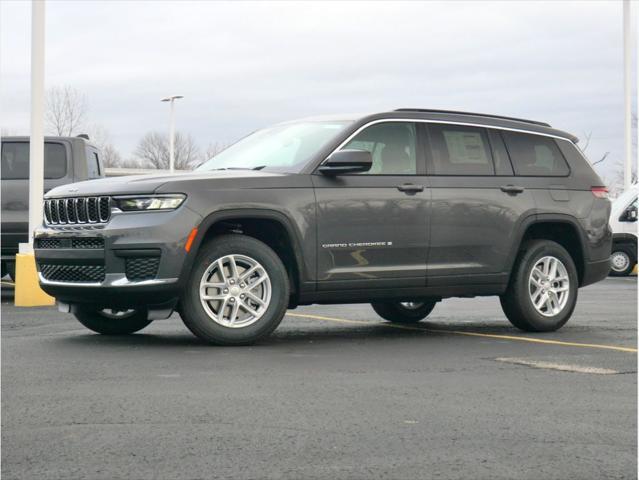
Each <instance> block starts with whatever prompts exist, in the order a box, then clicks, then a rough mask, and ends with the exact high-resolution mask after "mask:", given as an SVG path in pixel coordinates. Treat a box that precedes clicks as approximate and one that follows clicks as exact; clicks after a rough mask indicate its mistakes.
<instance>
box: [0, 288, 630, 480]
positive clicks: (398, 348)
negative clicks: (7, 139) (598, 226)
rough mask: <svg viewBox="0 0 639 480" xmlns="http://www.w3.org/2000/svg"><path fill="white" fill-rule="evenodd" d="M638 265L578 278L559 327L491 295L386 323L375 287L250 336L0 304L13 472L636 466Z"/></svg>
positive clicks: (569, 472)
mask: <svg viewBox="0 0 639 480" xmlns="http://www.w3.org/2000/svg"><path fill="white" fill-rule="evenodd" d="M636 348H637V279H636V278H623V279H608V280H606V281H604V282H602V283H600V284H597V285H594V286H591V287H588V288H585V289H582V290H581V291H580V299H579V301H578V305H577V309H576V311H575V314H574V316H573V318H572V319H571V321H570V322H569V323H568V324H567V325H566V326H565V327H564V328H563V329H562V330H560V331H558V332H555V333H551V334H525V333H522V332H519V331H517V330H515V329H513V328H512V327H511V326H510V324H508V322H507V321H506V319H505V317H504V316H503V314H502V313H501V310H500V307H499V302H498V300H497V299H495V298H479V299H454V300H446V301H444V302H442V303H441V304H439V305H438V306H437V307H436V308H435V310H434V311H433V313H432V315H431V317H429V319H428V321H427V322H423V323H420V324H418V325H416V326H410V327H395V326H390V325H389V324H386V323H384V322H382V321H381V320H380V319H379V318H378V317H377V316H376V315H375V314H374V312H373V310H372V309H371V308H370V307H369V306H367V305H349V306H312V307H304V308H299V309H297V310H293V311H291V312H289V315H287V317H286V318H285V319H284V321H283V322H282V325H281V326H280V328H279V329H278V330H277V331H276V332H275V334H274V335H273V336H272V337H271V338H270V339H268V340H267V341H265V342H262V343H261V344H259V345H256V346H252V347H240V348H237V347H234V348H231V347H226V348H221V347H207V346H204V345H202V344H200V343H199V342H198V341H197V340H196V339H195V337H193V336H192V335H191V334H190V333H189V332H188V331H187V330H186V328H185V327H184V326H183V325H182V323H181V321H180V320H179V317H177V316H174V317H172V318H171V319H170V320H167V321H158V322H155V323H154V324H152V325H151V326H150V327H148V328H147V329H145V330H143V331H142V332H140V333H139V334H136V335H132V336H129V337H119V338H118V337H103V336H99V335H96V334H92V333H90V332H89V331H87V330H84V329H83V328H82V327H81V326H80V325H79V324H78V323H76V321H75V320H74V319H73V318H72V317H70V316H68V315H66V314H61V313H58V312H57V311H56V310H55V309H53V308H28V309H24V308H15V307H13V306H12V305H11V303H10V296H8V295H7V294H6V292H5V294H4V295H3V305H2V474H3V478H4V479H33V478H38V479H76V478H78V479H79V478H86V479H152V478H153V479H181V480H185V479H200V478H247V479H249V478H251V479H253V478H255V479H257V478H273V479H275V478H278V479H279V478H290V479H301V478H318V479H319V478H322V479H338V478H340V479H341V478H343V479H374V478H390V479H417V478H443V479H524V478H525V479H536V480H539V479H562V480H567V479H607V478H611V479H612V478H614V479H621V478H636V476H637V456H636V454H637V353H636Z"/></svg>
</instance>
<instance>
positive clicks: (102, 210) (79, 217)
mask: <svg viewBox="0 0 639 480" xmlns="http://www.w3.org/2000/svg"><path fill="white" fill-rule="evenodd" d="M110 218H111V197H72V198H55V199H51V200H45V201H44V219H45V221H46V222H47V224H49V225H77V224H84V223H106V222H108V221H109V219H110Z"/></svg>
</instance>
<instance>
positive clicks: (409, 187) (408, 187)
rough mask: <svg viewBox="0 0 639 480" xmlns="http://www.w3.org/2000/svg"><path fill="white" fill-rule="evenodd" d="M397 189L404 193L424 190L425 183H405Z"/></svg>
mask: <svg viewBox="0 0 639 480" xmlns="http://www.w3.org/2000/svg"><path fill="white" fill-rule="evenodd" d="M397 190H399V191H400V192H404V193H408V194H410V193H417V192H423V191H424V185H415V184H414V183H404V184H403V185H397Z"/></svg>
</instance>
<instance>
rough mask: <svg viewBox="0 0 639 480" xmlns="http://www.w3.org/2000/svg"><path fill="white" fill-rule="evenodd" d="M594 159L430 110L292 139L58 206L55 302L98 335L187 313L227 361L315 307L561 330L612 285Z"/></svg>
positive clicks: (536, 136) (247, 147) (516, 128)
mask: <svg viewBox="0 0 639 480" xmlns="http://www.w3.org/2000/svg"><path fill="white" fill-rule="evenodd" d="M576 142H577V139H576V138H575V137H574V136H572V135H570V134H568V133H565V132H562V131H559V130H555V129H553V128H551V127H550V126H549V125H548V124H545V123H540V122H533V121H528V120H521V119H514V118H506V117H498V116H492V115H482V114H473V113H461V112H449V111H436V110H419V109H401V110H397V111H393V112H385V113H379V114H374V115H369V116H365V117H362V118H351V117H339V116H336V117H332V118H321V119H308V120H300V121H295V122H290V123H283V124H279V125H275V126H273V127H269V128H265V129H263V130H259V131H257V132H255V133H253V134H251V135H249V136H247V137H245V138H244V139H243V140H241V141H239V142H238V143H236V144H235V145H233V146H231V147H229V148H228V149H227V150H225V151H224V152H222V153H221V154H219V155H217V156H216V157H214V158H213V159H211V160H209V161H208V162H206V163H204V164H203V165H201V166H200V167H199V168H198V169H197V170H196V171H194V172H190V173H186V174H178V175H155V176H139V177H129V178H118V179H104V180H93V181H88V182H81V183H76V184H74V185H73V186H72V188H71V189H70V188H69V187H68V186H67V187H60V188H56V189H54V190H51V191H50V192H49V193H48V195H47V196H46V201H45V222H44V225H43V226H42V227H41V228H39V229H38V230H37V232H36V240H35V241H36V245H35V255H36V260H37V265H38V270H39V276H40V284H41V286H42V288H43V289H44V290H45V291H46V292H47V293H49V294H50V295H53V296H54V297H56V299H57V300H58V304H59V305H60V308H61V309H63V310H65V311H70V312H72V313H74V314H75V316H76V317H77V319H78V320H79V321H80V322H81V323H82V324H83V325H85V326H86V327H88V328H89V329H91V330H94V331H96V332H99V333H104V334H126V333H132V332H135V331H138V330H140V329H142V328H144V327H145V326H146V325H148V324H149V323H150V322H151V321H152V320H154V319H160V318H166V317H168V316H169V315H170V314H171V313H172V312H173V311H174V310H175V309H177V311H178V312H179V313H180V315H181V317H182V319H183V320H184V323H185V324H186V326H187V327H188V328H189V329H190V330H191V331H192V332H193V333H194V334H195V335H197V336H198V337H199V338H201V339H203V340H205V341H206V342H210V343H216V344H246V343H251V342H254V341H256V340H258V339H260V338H262V337H264V336H265V335H268V334H269V333H271V332H272V331H273V330H274V329H275V328H276V327H277V325H278V324H279V323H280V321H281V320H282V317H283V316H284V313H285V312H286V309H287V308H294V307H295V306H297V305H306V304H312V303H364V302H370V303H371V304H372V306H373V308H374V309H375V311H376V312H377V313H378V314H379V315H380V316H381V317H383V318H384V319H386V320H388V321H391V322H404V323H410V322H417V321H419V320H421V319H423V318H425V317H426V316H427V315H428V314H429V313H430V312H431V311H432V310H433V308H434V307H435V305H436V303H437V302H439V301H440V300H442V299H443V298H446V297H456V296H463V297H468V296H479V295H498V296H499V297H500V299H501V304H502V306H503V310H504V312H505V314H506V316H507V317H508V319H509V320H510V321H511V323H512V324H513V325H514V326H516V327H517V328H520V329H523V330H527V331H551V330H556V329H558V328H560V327H561V326H562V325H563V324H564V323H566V321H567V320H568V319H569V318H570V316H571V314H572V312H573V309H574V307H575V303H576V301H577V292H578V288H579V287H583V286H585V285H589V284H591V283H593V282H596V281H599V280H601V279H603V278H605V277H606V275H607V274H608V271H609V269H610V261H609V257H610V250H611V232H610V229H609V227H608V217H609V214H610V203H609V201H608V199H607V194H606V189H605V187H604V186H603V182H602V181H601V179H600V178H599V177H598V176H597V175H596V174H595V172H594V171H593V169H592V168H591V167H590V165H589V164H588V162H587V161H586V159H585V158H584V156H583V155H582V153H581V151H580V150H579V149H578V148H577V146H576Z"/></svg>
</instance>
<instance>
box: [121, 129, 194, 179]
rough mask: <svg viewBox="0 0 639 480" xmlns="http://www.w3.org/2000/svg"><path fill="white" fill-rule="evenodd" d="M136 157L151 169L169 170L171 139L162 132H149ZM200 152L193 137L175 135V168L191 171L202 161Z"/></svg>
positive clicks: (138, 148)
mask: <svg viewBox="0 0 639 480" xmlns="http://www.w3.org/2000/svg"><path fill="white" fill-rule="evenodd" d="M134 155H135V157H136V158H138V159H139V160H140V161H141V162H142V163H143V164H144V165H145V166H147V167H149V168H158V169H168V168H169V138H168V135H166V134H164V133H160V132H148V133H147V134H145V135H144V137H142V140H140V143H138V146H137V147H136V149H135V152H134ZM200 158H201V156H200V150H199V148H198V147H197V145H196V144H195V140H194V139H193V137H191V135H184V134H182V133H179V132H178V133H176V134H175V168H176V169H178V170H190V169H191V168H193V166H194V165H195V164H197V163H198V162H199V161H200Z"/></svg>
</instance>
